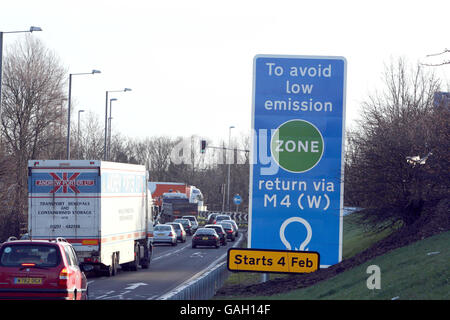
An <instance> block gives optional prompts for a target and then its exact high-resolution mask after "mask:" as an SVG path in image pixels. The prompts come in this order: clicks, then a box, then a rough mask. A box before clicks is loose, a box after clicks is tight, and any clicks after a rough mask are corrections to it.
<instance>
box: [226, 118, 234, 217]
mask: <svg viewBox="0 0 450 320" xmlns="http://www.w3.org/2000/svg"><path fill="white" fill-rule="evenodd" d="M233 128H234V126H230V127H229V128H228V148H229V149H231V148H230V146H231V129H233ZM228 151H229V150H228ZM227 160H228V157H227ZM230 167H231V163H230V161H229V160H228V179H227V210H228V211H230Z"/></svg>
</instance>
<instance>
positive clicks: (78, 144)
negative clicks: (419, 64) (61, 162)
mask: <svg viewBox="0 0 450 320" xmlns="http://www.w3.org/2000/svg"><path fill="white" fill-rule="evenodd" d="M82 112H84V110H78V139H77V149H78V159H80V114H81V113H82Z"/></svg>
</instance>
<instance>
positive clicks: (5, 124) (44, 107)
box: [0, 36, 66, 234]
mask: <svg viewBox="0 0 450 320" xmlns="http://www.w3.org/2000/svg"><path fill="white" fill-rule="evenodd" d="M65 75H66V72H65V69H64V68H63V67H62V66H61V64H60V62H59V60H58V58H57V57H56V55H55V54H54V53H52V52H51V51H50V50H48V49H47V48H45V46H44V45H43V44H42V42H41V41H39V40H38V39H36V38H34V37H29V36H28V37H26V38H25V42H16V43H15V45H13V46H12V47H11V48H10V49H9V50H7V54H6V57H5V59H4V62H3V83H2V85H3V90H2V104H1V106H2V110H1V119H0V121H1V124H0V125H1V126H0V130H1V135H2V141H3V142H4V144H5V149H6V153H7V154H8V155H10V156H11V157H12V158H13V159H14V165H15V168H14V170H12V172H13V173H14V175H15V179H14V180H15V185H16V188H15V189H16V190H15V200H14V204H13V206H12V207H11V208H10V211H11V214H12V215H16V216H17V217H18V219H19V221H18V222H20V219H21V218H20V217H23V213H24V212H25V206H26V181H27V174H26V172H27V160H29V159H36V158H39V157H46V158H49V157H50V156H51V153H53V152H55V150H58V149H61V148H62V145H63V143H62V142H63V137H62V136H61V135H60V132H61V130H59V127H60V125H61V117H62V115H63V110H62V108H61V101H63V100H64V98H65V94H64V90H63V89H64V84H65ZM11 228H13V230H11V231H14V232H15V233H16V234H17V232H18V228H19V226H18V225H17V223H16V224H14V225H11Z"/></svg>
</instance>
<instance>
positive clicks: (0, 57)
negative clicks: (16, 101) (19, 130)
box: [0, 27, 42, 116]
mask: <svg viewBox="0 0 450 320" xmlns="http://www.w3.org/2000/svg"><path fill="white" fill-rule="evenodd" d="M33 31H42V29H41V28H40V27H30V29H29V30H24V31H0V116H1V113H2V108H1V107H2V74H3V69H2V65H3V34H4V33H23V32H30V33H32V32H33Z"/></svg>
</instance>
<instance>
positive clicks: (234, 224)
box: [221, 220, 239, 237]
mask: <svg viewBox="0 0 450 320" xmlns="http://www.w3.org/2000/svg"><path fill="white" fill-rule="evenodd" d="M221 222H229V223H231V224H232V225H233V228H234V231H235V232H236V237H237V236H238V235H239V227H238V225H237V223H236V221H234V220H222V221H221Z"/></svg>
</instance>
